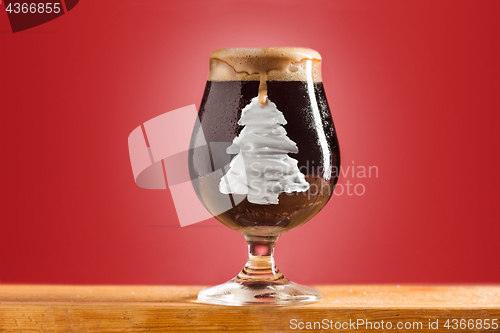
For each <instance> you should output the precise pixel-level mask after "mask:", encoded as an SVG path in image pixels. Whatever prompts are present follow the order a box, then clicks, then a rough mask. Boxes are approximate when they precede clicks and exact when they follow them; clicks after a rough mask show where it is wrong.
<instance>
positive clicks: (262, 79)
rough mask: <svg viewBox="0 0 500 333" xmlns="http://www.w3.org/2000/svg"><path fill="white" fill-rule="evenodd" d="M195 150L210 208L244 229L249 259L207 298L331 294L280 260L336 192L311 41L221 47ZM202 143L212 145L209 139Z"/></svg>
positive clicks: (194, 175) (329, 127)
mask: <svg viewBox="0 0 500 333" xmlns="http://www.w3.org/2000/svg"><path fill="white" fill-rule="evenodd" d="M199 119H200V125H199V126H198V125H197V126H196V127H195V129H194V132H193V136H192V141H191V147H192V149H191V153H190V156H189V164H190V173H191V179H193V185H194V187H195V190H196V193H197V195H198V197H199V199H200V200H201V202H202V203H203V205H204V206H205V207H206V208H207V210H208V211H209V212H210V213H211V214H212V215H213V216H214V217H215V218H216V219H217V220H219V221H220V222H221V223H223V224H224V225H226V226H228V227H229V228H231V229H234V230H236V231H239V232H241V233H242V234H243V236H244V237H245V239H246V241H247V243H248V261H247V263H246V265H245V267H244V268H243V270H242V271H241V272H240V273H239V274H238V275H237V276H236V277H235V278H234V279H232V280H230V281H228V282H226V283H224V284H221V285H219V286H215V287H212V288H208V289H204V290H202V291H201V292H200V293H199V295H198V299H199V301H202V302H206V303H212V304H224V305H247V304H275V305H288V304H297V303H301V302H313V301H317V300H319V299H321V293H320V292H319V291H318V290H316V289H314V288H309V287H305V286H301V285H298V284H295V283H293V282H291V281H289V280H288V279H287V278H286V277H284V276H283V274H281V272H280V271H279V270H278V268H277V267H276V264H275V262H274V257H273V252H274V246H275V244H276V241H277V240H278V238H279V237H280V235H281V234H283V233H284V232H287V231H290V230H292V229H294V228H296V227H298V226H300V225H302V224H304V223H306V222H307V221H309V220H310V219H311V218H312V217H314V216H315V215H316V214H317V213H318V212H319V211H320V210H321V209H322V208H323V207H324V206H325V205H326V203H327V202H328V200H329V199H330V197H331V196H332V194H333V191H334V187H335V184H336V182H337V179H338V170H339V167H340V152H339V144H338V141H337V136H336V133H335V127H334V125H333V120H332V116H331V113H330V110H329V108H328V103H327V100H326V95H325V90H324V87H323V82H322V78H321V56H320V55H319V54H318V53H317V52H316V51H313V50H310V49H304V48H279V47H277V48H260V49H221V50H217V51H215V52H213V53H212V55H211V56H210V71H209V75H208V82H207V85H206V87H205V93H204V95H203V100H202V103H201V106H200V111H199ZM200 142H203V143H206V144H205V145H201V144H200Z"/></svg>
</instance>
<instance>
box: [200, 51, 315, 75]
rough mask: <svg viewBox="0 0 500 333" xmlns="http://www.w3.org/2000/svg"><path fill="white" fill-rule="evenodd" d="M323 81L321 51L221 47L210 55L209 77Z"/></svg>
mask: <svg viewBox="0 0 500 333" xmlns="http://www.w3.org/2000/svg"><path fill="white" fill-rule="evenodd" d="M262 79H264V80H268V81H308V80H313V81H314V82H320V81H321V55H320V54H319V53H318V52H316V51H314V50H311V49H307V48H300V47H265V48H256V49H220V50H216V51H214V52H212V54H211V55H210V72H209V75H208V80H209V81H262Z"/></svg>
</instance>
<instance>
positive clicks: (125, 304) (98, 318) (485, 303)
mask: <svg viewBox="0 0 500 333" xmlns="http://www.w3.org/2000/svg"><path fill="white" fill-rule="evenodd" d="M317 287H318V288H319V289H320V290H321V292H322V293H323V300H322V301H321V302H318V303H313V304H309V305H304V306H292V307H270V306H252V307H250V306H245V307H227V306H216V305H206V304H201V303H197V302H196V296H197V294H198V292H199V291H200V290H201V289H202V287H196V286H189V287H185V286H32V285H0V332H296V331H308V332H313V331H316V332H320V331H323V332H351V331H356V332H386V331H393V332H399V331H401V332H403V331H404V332H425V331H431V332H456V331H460V332H479V331H484V332H500V329H498V328H493V327H491V323H492V321H493V319H497V322H498V323H499V325H500V286H393V285H380V286H364V285H336V286H317ZM454 319H456V320H457V321H456V322H457V323H458V328H457V329H453V326H452V325H453V320H454ZM471 319H472V320H473V321H474V327H473V328H471V326H470V325H471V323H472V322H471V321H470V320H471ZM486 319H488V320H487V321H486V322H487V323H490V328H489V329H484V323H485V320H486ZM360 320H363V321H364V322H363V324H361V321H360ZM436 320H437V321H438V329H429V323H436ZM447 320H450V322H449V324H450V328H446V327H444V324H445V323H446V321H447ZM367 321H369V322H370V323H371V325H372V326H371V327H370V326H369V324H366V322H367ZM382 321H383V322H384V323H383V324H382ZM308 322H309V324H308ZM314 322H316V323H317V324H316V326H315V327H316V329H314ZM478 322H480V323H482V324H483V325H481V326H482V327H481V328H479V327H478V326H479V325H478V324H477V323H478ZM326 323H328V324H326ZM354 323H356V324H357V323H360V324H359V325H358V326H355V325H353V324H354ZM377 323H378V326H379V328H378V329H377V328H376V327H377ZM388 323H390V324H391V326H392V328H391V329H388V328H387V326H388ZM398 323H400V325H406V326H407V327H408V325H410V324H411V325H412V327H411V328H410V329H398V328H397V325H398ZM407 323H410V324H407ZM418 323H421V326H420V327H419V326H418ZM460 323H462V324H463V323H468V324H469V326H468V327H467V328H466V329H460V326H459V324H460ZM348 324H349V325H348ZM308 325H309V326H308ZM342 325H344V328H342V327H341V326H342ZM382 325H383V327H384V329H382V328H381V326H382ZM347 326H348V327H347ZM300 327H303V328H304V329H300ZM308 327H311V329H307V328H308ZM336 327H337V328H336ZM434 327H435V326H434ZM462 327H463V325H462Z"/></svg>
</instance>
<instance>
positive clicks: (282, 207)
mask: <svg viewBox="0 0 500 333" xmlns="http://www.w3.org/2000/svg"><path fill="white" fill-rule="evenodd" d="M259 84H260V83H259V81H208V82H207V85H206V88H205V92H204V95H203V100H202V102H201V106H200V111H199V118H200V122H201V128H202V129H203V130H201V129H200V128H198V129H195V131H194V134H193V140H196V137H197V136H199V135H204V138H205V140H206V142H207V143H208V148H209V152H210V155H211V156H212V158H210V156H207V154H206V152H203V150H196V149H194V150H193V151H192V154H191V155H190V173H191V178H192V179H197V178H199V179H200V183H199V185H197V186H195V189H196V191H197V193H198V196H199V198H200V200H201V201H202V202H203V204H204V205H205V207H206V208H207V209H208V210H209V211H210V212H213V211H217V209H215V208H216V207H217V206H218V205H219V204H220V203H219V202H218V200H219V199H218V198H219V197H220V192H219V188H218V186H217V185H218V184H217V183H214V182H204V181H203V180H202V177H201V176H203V175H207V174H209V173H211V172H213V171H214V168H215V169H217V168H221V167H223V165H220V164H221V163H217V161H216V160H214V159H217V157H214V156H221V154H222V155H223V154H224V153H225V152H224V151H222V152H221V151H211V150H213V145H211V143H223V142H227V145H229V144H230V143H231V142H232V141H233V139H234V138H235V137H236V136H238V134H239V133H240V131H241V129H242V126H240V125H238V123H237V122H238V120H239V119H240V117H241V111H242V109H243V108H244V107H245V106H246V105H247V104H248V103H250V101H251V99H252V98H254V97H255V96H256V95H257V92H258V91H259ZM267 95H268V98H269V100H271V101H272V102H274V103H275V104H276V106H277V108H278V109H279V110H280V111H281V112H282V113H283V115H284V116H285V119H286V120H287V122H288V123H287V124H286V125H284V128H285V130H286V132H287V135H288V137H289V138H290V139H291V140H293V141H294V142H295V143H296V144H297V147H298V153H297V154H289V155H290V157H292V158H294V159H296V160H298V167H299V170H300V171H301V172H302V173H303V174H304V175H305V179H306V180H307V182H308V183H309V184H310V188H309V190H308V191H306V192H292V193H281V194H280V195H279V204H277V205H260V204H253V203H250V202H249V201H248V200H247V199H246V198H244V197H243V198H242V196H241V195H231V194H230V196H231V199H232V202H233V203H234V207H233V208H232V209H229V210H227V211H225V212H223V213H220V214H217V215H216V216H215V218H216V219H217V220H219V221H220V222H222V223H223V224H225V225H226V226H228V227H230V228H232V229H235V230H238V231H241V232H244V233H246V234H249V233H251V234H269V233H271V234H280V233H283V232H285V231H288V230H291V229H293V228H296V227H297V226H299V225H301V224H303V223H305V222H307V221H308V220H309V219H311V218H312V217H313V216H314V215H316V214H317V213H318V212H319V211H320V210H321V208H323V207H324V205H325V204H326V203H327V201H328V200H329V198H330V197H331V195H332V194H333V190H334V186H335V184H336V182H337V179H338V170H339V167H340V152H339V144H338V140H337V136H336V133H335V127H334V125H333V121H332V116H331V113H330V110H329V107H328V103H327V100H326V95H325V90H324V87H323V83H322V82H307V81H267ZM227 158H228V160H229V159H230V156H227ZM214 162H215V165H214ZM217 164H218V165H217Z"/></svg>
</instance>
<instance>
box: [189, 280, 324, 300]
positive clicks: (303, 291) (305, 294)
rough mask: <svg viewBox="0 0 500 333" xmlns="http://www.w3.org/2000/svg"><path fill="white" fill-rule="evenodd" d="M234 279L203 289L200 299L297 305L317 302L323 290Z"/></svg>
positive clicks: (292, 284)
mask: <svg viewBox="0 0 500 333" xmlns="http://www.w3.org/2000/svg"><path fill="white" fill-rule="evenodd" d="M235 280H236V279H233V280H231V281H228V282H226V283H224V284H221V285H218V286H215V287H211V288H207V289H203V290H202V291H200V293H199V294H198V301H200V302H203V303H209V304H219V305H233V306H241V305H280V306H283V305H297V304H303V303H310V302H316V301H319V300H320V299H321V297H322V296H321V292H320V291H319V290H317V289H315V288H310V287H306V286H302V285H300V284H296V283H293V282H289V281H287V282H286V283H281V284H277V283H258V284H256V283H241V282H237V281H235Z"/></svg>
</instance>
